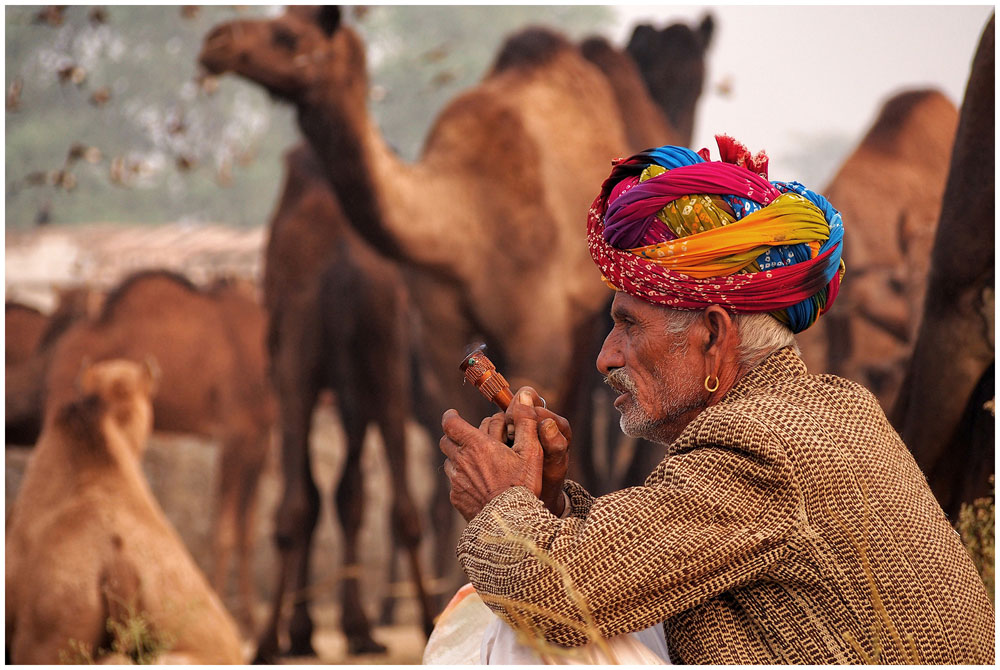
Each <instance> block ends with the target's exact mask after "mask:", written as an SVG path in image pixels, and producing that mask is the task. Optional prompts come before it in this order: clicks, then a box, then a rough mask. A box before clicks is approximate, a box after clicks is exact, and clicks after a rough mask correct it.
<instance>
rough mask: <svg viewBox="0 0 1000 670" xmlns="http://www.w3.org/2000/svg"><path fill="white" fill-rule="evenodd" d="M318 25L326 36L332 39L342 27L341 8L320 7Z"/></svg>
mask: <svg viewBox="0 0 1000 670" xmlns="http://www.w3.org/2000/svg"><path fill="white" fill-rule="evenodd" d="M316 23H317V24H318V25H319V27H320V29H321V30H322V31H323V32H324V33H326V36H327V37H330V36H331V35H333V34H334V33H335V32H337V28H339V27H340V7H337V6H336V5H324V6H322V7H320V10H319V12H318V13H317V14H316Z"/></svg>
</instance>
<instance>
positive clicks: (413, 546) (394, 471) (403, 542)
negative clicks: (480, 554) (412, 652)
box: [379, 408, 434, 636]
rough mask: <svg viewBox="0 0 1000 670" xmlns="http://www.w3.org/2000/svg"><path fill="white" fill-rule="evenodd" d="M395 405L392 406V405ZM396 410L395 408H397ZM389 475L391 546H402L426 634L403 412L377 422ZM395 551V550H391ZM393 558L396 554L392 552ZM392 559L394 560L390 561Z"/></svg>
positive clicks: (427, 610)
mask: <svg viewBox="0 0 1000 670" xmlns="http://www.w3.org/2000/svg"><path fill="white" fill-rule="evenodd" d="M393 409H395V408H393ZM397 414H398V412H397ZM379 426H380V428H381V430H382V437H383V441H384V442H385V450H386V454H387V456H388V461H389V473H390V475H391V477H392V523H393V525H392V531H393V539H394V541H393V544H394V546H402V547H403V549H404V550H405V551H406V554H407V557H408V559H409V564H410V573H411V576H412V578H413V584H414V586H415V588H416V591H417V599H418V602H419V604H420V612H421V616H422V618H423V624H424V633H425V634H427V635H428V636H429V635H430V633H431V631H432V630H433V629H434V611H433V610H432V606H431V602H430V599H429V596H428V593H427V587H426V585H425V576H424V571H423V570H422V568H421V565H420V563H421V562H420V554H419V549H420V538H421V536H422V534H423V533H422V530H421V524H420V515H419V514H418V513H417V506H416V505H415V504H414V502H413V496H412V495H411V494H410V486H409V483H408V482H407V477H406V474H407V470H408V468H407V458H406V421H405V417H404V416H402V415H398V416H395V415H393V416H385V418H384V419H383V420H382V421H380V422H379ZM393 553H394V554H395V552H393ZM393 558H395V556H393ZM393 562H395V561H393Z"/></svg>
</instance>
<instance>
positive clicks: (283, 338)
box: [258, 146, 434, 661]
mask: <svg viewBox="0 0 1000 670" xmlns="http://www.w3.org/2000/svg"><path fill="white" fill-rule="evenodd" d="M285 165H286V177H285V186H284V190H283V192H282V195H281V200H280V201H279V204H278V207H277V210H276V212H275V214H274V216H273V217H272V220H271V228H270V236H269V238H268V242H267V249H266V252H265V263H264V302H265V306H266V308H267V312H268V320H269V324H268V330H269V335H268V352H269V355H270V361H271V366H270V376H271V382H272V384H273V385H274V389H275V392H276V396H277V399H278V407H279V422H280V427H281V444H282V450H281V454H282V465H283V467H282V472H283V474H284V475H285V478H284V486H285V489H286V498H288V499H292V498H296V497H297V496H288V493H287V492H288V490H290V489H302V490H304V491H305V493H306V496H305V500H306V501H307V502H308V504H309V508H308V510H307V511H306V512H305V514H304V517H305V519H306V525H305V526H303V527H301V528H300V530H301V531H302V532H304V533H307V534H308V538H307V539H306V541H305V542H304V543H300V544H299V545H298V550H300V551H301V553H300V554H298V555H296V556H295V557H294V558H293V559H292V560H291V561H289V563H288V565H282V566H281V569H282V572H281V574H280V576H279V580H278V583H279V588H278V593H277V594H276V596H275V599H274V607H273V609H272V612H271V618H270V620H269V622H268V625H267V628H266V630H265V633H264V634H263V636H262V640H263V641H264V642H262V644H261V647H260V649H259V650H258V658H259V659H260V660H262V661H270V660H273V658H274V656H275V655H276V653H277V651H278V649H277V641H278V628H279V625H280V616H281V611H282V608H281V604H282V600H283V598H284V592H285V590H286V588H285V585H286V584H288V583H289V582H292V587H293V589H294V591H295V592H302V591H304V590H305V589H306V587H307V586H308V573H309V571H308V564H309V559H310V556H309V547H310V546H311V536H312V532H313V530H314V528H315V526H316V522H317V518H318V515H319V500H318V493H317V488H316V484H315V482H314V481H313V478H312V472H311V468H310V467H309V463H308V456H309V434H310V428H311V425H312V417H313V412H314V410H315V407H316V404H317V401H318V398H319V394H320V392H321V391H322V390H323V389H329V390H331V391H333V392H334V393H335V395H336V399H337V403H338V405H339V407H340V415H341V419H342V422H343V425H344V432H345V434H346V437H347V445H346V446H347V449H346V451H347V454H346V462H345V466H344V471H343V473H342V474H341V477H340V483H339V485H338V487H337V492H336V500H335V503H336V510H337V514H338V516H339V519H340V524H341V528H342V530H343V536H344V562H345V566H344V570H345V572H346V576H345V577H344V580H343V591H342V600H341V604H342V607H341V618H340V621H341V628H342V629H343V631H344V633H345V635H346V636H347V643H348V651H349V653H351V654H360V653H373V652H376V653H377V652H383V651H385V647H384V646H382V645H380V644H379V643H377V642H375V640H374V639H373V638H372V636H371V626H370V624H369V621H368V617H367V616H366V614H365V611H364V608H363V607H362V603H361V598H360V586H359V579H358V568H359V566H358V564H357V560H358V547H357V545H358V532H359V530H360V526H361V519H362V517H363V513H364V508H365V505H364V502H365V501H364V491H363V487H362V473H361V451H362V446H363V443H364V437H365V430H366V428H367V427H368V425H369V424H375V425H376V426H378V428H379V430H380V432H381V434H382V440H383V443H384V445H385V450H386V455H387V458H388V462H389V472H390V475H391V477H392V488H391V490H390V492H389V495H390V496H391V498H392V522H393V523H392V528H393V535H394V538H395V541H396V542H397V543H398V544H400V545H401V546H403V547H404V548H405V550H406V552H407V556H408V558H409V563H410V566H411V568H412V571H413V579H414V584H415V585H416V588H417V596H418V602H419V604H420V607H421V614H422V616H423V623H424V627H425V629H426V630H427V631H428V632H429V631H430V629H431V628H432V627H433V617H434V612H433V611H432V609H431V605H430V601H429V596H428V594H427V590H426V587H425V586H424V577H423V570H422V569H421V567H420V560H419V555H418V553H417V549H418V547H419V544H420V536H421V531H420V527H421V522H420V517H419V515H418V514H417V510H416V506H415V504H414V502H413V498H412V496H411V494H410V489H409V484H408V481H407V471H408V466H407V457H406V441H405V427H406V426H405V424H406V419H407V417H408V416H409V414H410V412H411V397H410V396H411V387H412V386H413V383H412V380H411V378H410V372H411V370H410V368H411V365H410V364H411V356H412V351H411V346H412V344H411V342H412V337H411V329H410V328H409V323H408V321H409V318H410V308H409V297H408V294H407V290H406V285H405V283H404V281H403V279H402V276H401V275H400V272H399V269H398V268H397V267H396V265H395V264H394V263H391V262H389V261H387V260H386V259H384V258H382V257H380V256H379V255H378V254H377V253H375V252H374V251H372V249H371V248H370V247H369V245H367V244H366V243H364V242H363V241H362V240H361V239H360V238H359V237H358V235H357V233H355V232H354V231H353V230H351V229H350V227H349V226H348V224H347V221H346V220H345V217H344V214H343V212H342V211H341V209H340V205H339V203H338V202H337V200H336V197H335V196H334V195H333V193H332V191H331V190H330V188H329V186H328V185H327V183H326V180H325V178H324V177H323V175H322V172H321V168H320V167H319V165H318V164H317V162H316V159H315V157H314V156H313V155H312V152H311V151H310V150H309V148H308V147H307V146H299V147H297V148H295V149H294V150H292V151H289V152H288V153H287V154H286V156H285ZM292 513H293V512H291V511H290V510H289V509H288V508H283V509H282V510H280V511H279V519H280V515H281V514H292ZM295 513H296V514H302V512H301V510H298V511H296V512H295ZM279 523H280V522H279ZM290 569H294V571H295V574H288V572H287V571H288V570H290ZM290 628H291V631H292V634H291V635H290V638H291V641H292V647H291V649H290V650H289V651H290V653H291V654H293V655H305V654H313V653H314V652H313V649H312V646H311V643H310V637H311V635H310V633H311V628H312V623H311V620H310V619H309V617H308V611H307V610H306V601H305V600H304V599H298V600H297V602H296V606H295V614H293V617H292V620H291V623H290ZM300 645H307V646H300Z"/></svg>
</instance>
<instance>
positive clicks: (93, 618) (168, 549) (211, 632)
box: [4, 360, 243, 664]
mask: <svg viewBox="0 0 1000 670" xmlns="http://www.w3.org/2000/svg"><path fill="white" fill-rule="evenodd" d="M154 384H155V380H154V374H153V372H152V370H151V369H150V368H149V367H147V366H143V365H140V364H137V363H135V362H132V361H123V360H112V361H106V362H103V363H99V364H95V365H93V366H90V367H87V368H85V369H84V370H83V371H82V372H81V375H80V378H79V380H78V385H75V390H74V391H73V394H72V395H71V396H65V397H66V401H65V402H64V403H62V404H60V405H57V406H53V407H52V411H51V412H50V413H48V414H47V415H46V422H45V427H44V428H43V431H42V436H41V438H40V439H39V442H38V445H37V446H36V448H35V450H34V452H33V453H32V456H31V461H30V462H29V465H28V469H27V471H26V472H25V476H24V482H23V484H22V486H21V490H20V491H19V493H18V497H17V500H16V501H15V503H14V506H13V508H12V510H11V514H10V517H9V518H8V520H7V527H6V533H5V540H6V542H5V544H6V546H5V553H4V556H5V581H6V592H5V593H6V635H7V637H6V639H7V652H8V653H7V656H8V658H9V660H10V661H11V662H13V663H18V664H54V663H65V662H75V663H81V662H86V661H90V660H97V661H102V660H109V661H111V662H115V663H121V662H124V661H129V660H145V661H146V662H149V661H152V662H157V663H166V662H170V663H197V664H216V663H241V662H242V660H243V659H242V655H241V652H240V642H239V638H238V636H237V633H236V626H235V624H234V623H233V621H232V619H231V618H230V617H229V615H228V614H227V613H226V611H225V609H224V608H223V606H222V604H221V603H220V602H219V599H218V597H217V596H216V595H215V593H214V592H213V591H212V589H211V588H210V587H209V585H208V583H207V582H206V581H205V578H204V576H203V575H202V574H201V572H200V571H199V570H198V568H197V566H195V563H194V560H193V559H192V558H191V556H190V554H188V552H187V550H186V549H185V548H184V544H183V543H182V542H181V539H180V537H179V536H178V535H177V533H176V531H175V530H174V529H173V528H172V527H171V526H170V524H169V522H168V521H167V519H166V517H165V516H164V514H163V511H162V510H161V509H160V507H159V506H158V505H157V503H156V500H155V499H154V497H153V494H152V492H151V491H150V489H149V485H148V483H147V482H146V480H145V478H144V477H143V474H142V469H141V467H140V458H141V455H142V452H143V450H144V449H145V446H146V440H147V438H148V437H149V434H150V430H151V428H152V424H153V416H152V403H151V399H150V395H151V393H152V392H153V387H154ZM140 626H143V627H144V628H145V630H142V629H141V628H140ZM126 631H129V632H130V633H135V632H137V631H138V634H137V635H132V634H129V633H127V632H126ZM140 637H141V639H138V638H140ZM105 657H107V658H105Z"/></svg>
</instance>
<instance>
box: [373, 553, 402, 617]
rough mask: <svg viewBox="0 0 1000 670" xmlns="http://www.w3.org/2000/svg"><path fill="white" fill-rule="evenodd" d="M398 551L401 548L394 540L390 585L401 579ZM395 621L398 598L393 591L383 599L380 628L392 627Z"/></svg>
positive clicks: (390, 565) (390, 564)
mask: <svg viewBox="0 0 1000 670" xmlns="http://www.w3.org/2000/svg"><path fill="white" fill-rule="evenodd" d="M397 549H399V547H398V546H397V545H396V542H395V540H393V544H392V558H390V559H389V577H388V583H389V584H390V585H391V584H395V583H396V581H397V580H398V579H399V566H398V565H397V563H398V562H399V561H398V559H399V556H398V555H397V554H398V552H397ZM395 620H396V597H395V596H394V595H393V594H392V591H391V590H390V591H389V592H387V593H386V594H385V597H384V598H382V609H381V610H380V611H379V615H378V624H379V625H380V626H391V625H392V624H393V622H394V621H395Z"/></svg>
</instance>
